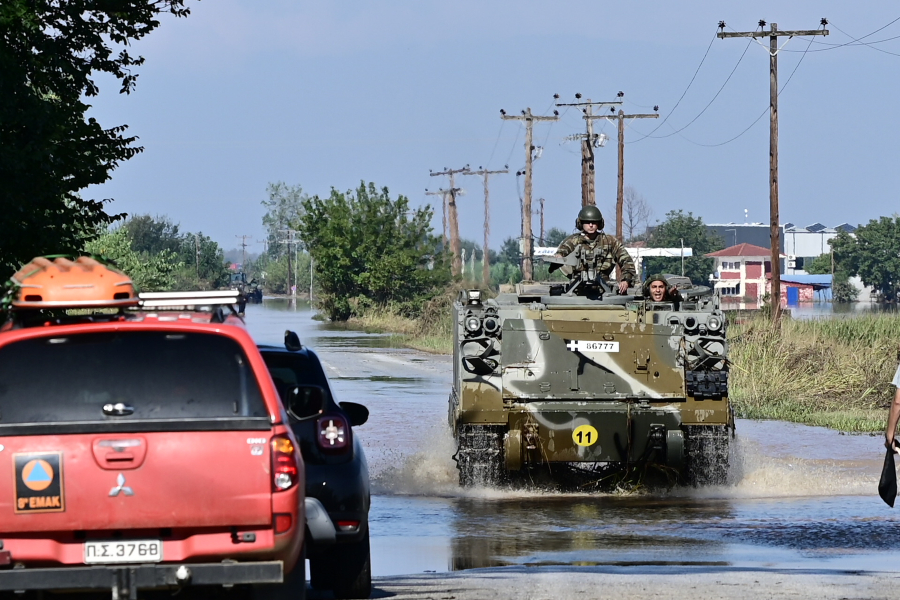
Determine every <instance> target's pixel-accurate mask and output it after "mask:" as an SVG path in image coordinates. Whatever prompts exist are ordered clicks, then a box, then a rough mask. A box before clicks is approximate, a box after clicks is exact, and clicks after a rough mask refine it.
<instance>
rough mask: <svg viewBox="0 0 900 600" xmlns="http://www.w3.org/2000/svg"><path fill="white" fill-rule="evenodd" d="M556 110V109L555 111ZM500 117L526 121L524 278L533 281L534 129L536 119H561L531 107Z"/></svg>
mask: <svg viewBox="0 0 900 600" xmlns="http://www.w3.org/2000/svg"><path fill="white" fill-rule="evenodd" d="M554 112H555V111H554ZM500 118H501V119H504V120H515V121H525V198H524V199H523V200H522V245H523V248H522V280H523V281H531V279H532V277H533V276H534V270H533V267H532V259H531V254H532V239H531V237H532V233H531V171H532V162H533V160H534V158H533V156H532V152H533V151H534V144H533V143H532V141H533V139H534V138H533V134H534V132H533V130H534V122H535V121H559V115H554V116H552V117H538V116H536V115H533V114H531V108H527V109H525V110H523V111H522V116H520V117H513V116H510V115H507V114H506V111H505V110H501V111H500Z"/></svg>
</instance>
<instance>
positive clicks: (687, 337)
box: [449, 256, 734, 489]
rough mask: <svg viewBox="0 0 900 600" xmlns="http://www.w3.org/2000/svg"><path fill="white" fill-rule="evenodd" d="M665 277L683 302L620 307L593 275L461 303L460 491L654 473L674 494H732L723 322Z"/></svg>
mask: <svg viewBox="0 0 900 600" xmlns="http://www.w3.org/2000/svg"><path fill="white" fill-rule="evenodd" d="M576 260H577V257H573V256H570V257H567V258H564V259H563V258H558V257H552V258H548V259H545V261H546V262H550V263H551V264H552V265H555V266H556V267H559V266H563V267H568V268H570V269H571V267H572V265H573V264H574V263H573V261H576ZM551 268H553V266H551ZM667 278H668V281H669V283H670V285H673V284H674V285H675V287H676V288H678V289H679V292H680V296H681V298H680V299H679V300H678V301H674V300H673V301H663V302H653V301H651V300H650V299H649V298H645V297H644V295H643V294H642V292H641V290H635V289H630V290H629V294H628V295H619V294H617V293H615V292H614V291H613V290H612V289H611V288H610V287H609V286H608V285H607V284H606V283H605V282H604V281H603V280H602V277H598V276H597V274H596V273H594V272H593V271H591V270H590V269H585V270H582V271H581V272H580V273H576V274H575V275H573V276H572V280H571V281H570V282H568V283H528V282H526V283H520V284H516V285H515V286H504V287H506V288H508V289H502V290H501V293H500V294H499V295H498V296H497V297H496V298H492V299H486V298H483V296H482V293H481V291H480V290H464V291H462V292H461V293H460V294H459V297H458V299H457V300H456V302H455V303H454V311H455V319H454V323H455V336H456V337H455V349H454V357H453V358H454V360H453V389H452V391H451V394H450V403H449V404H450V406H449V421H450V426H451V428H452V430H453V432H454V435H455V438H456V442H457V451H456V454H455V456H454V459H455V460H456V463H457V467H458V469H459V480H460V483H461V484H462V485H475V484H479V485H495V484H500V483H503V482H505V481H508V480H510V479H515V478H516V476H523V475H524V476H529V475H530V476H531V478H532V479H534V475H535V474H539V473H542V474H543V476H544V477H546V476H548V475H549V477H551V478H555V477H557V476H563V475H565V476H566V477H568V475H571V474H573V473H575V474H578V475H580V479H581V481H582V483H581V484H579V485H580V486H581V488H582V489H585V487H584V486H589V485H590V484H591V483H592V482H593V483H595V484H597V487H601V483H602V482H621V481H622V479H623V478H625V477H629V476H636V475H638V476H642V474H646V473H647V472H648V467H653V469H651V470H652V471H654V472H656V473H663V474H666V475H667V479H666V481H670V482H675V481H677V482H680V483H683V484H689V485H709V484H718V483H724V482H725V480H726V477H727V469H728V447H729V441H730V437H731V435H732V434H733V430H734V416H733V411H732V408H731V405H730V403H729V399H728V369H729V362H728V358H727V355H728V344H727V341H726V320H725V315H724V314H723V313H722V311H721V310H720V309H719V305H718V298H717V297H716V296H715V295H713V294H712V291H711V290H710V288H708V287H705V286H694V285H692V284H691V283H690V280H689V279H687V278H682V277H674V276H668V277H667ZM679 280H680V281H679ZM509 288H511V289H509ZM567 474H568V475H567Z"/></svg>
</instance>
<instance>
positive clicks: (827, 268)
mask: <svg viewBox="0 0 900 600" xmlns="http://www.w3.org/2000/svg"><path fill="white" fill-rule="evenodd" d="M844 235H845V236H846V239H845V241H843V242H840V243H839V245H840V244H846V243H847V242H850V243H851V244H853V245H855V243H856V241H855V240H854V239H853V238H852V237H850V236H849V235H847V234H846V233H844ZM829 242H830V240H829ZM841 259H843V260H841ZM850 262H852V261H849V260H848V257H847V256H846V251H844V252H841V253H838V256H837V257H835V256H834V253H832V252H826V253H825V254H821V255H819V256H817V257H815V258H814V259H812V260H811V261H809V262H807V263H804V265H803V270H804V271H806V272H807V273H810V274H813V275H830V274H832V270H834V277H833V278H832V281H831V299H832V301H833V302H853V301H854V300H856V298H857V296H859V290H858V289H856V287H855V286H854V285H853V284H851V283H850V271H849V267H848V263H850Z"/></svg>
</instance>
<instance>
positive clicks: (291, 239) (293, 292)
mask: <svg viewBox="0 0 900 600" xmlns="http://www.w3.org/2000/svg"><path fill="white" fill-rule="evenodd" d="M279 233H286V234H287V236H288V238H287V239H286V240H278V242H279V243H281V244H287V245H288V251H287V259H288V268H287V279H288V281H287V283H288V291H289V292H290V293H291V296H292V297H293V298H294V299H295V300H296V299H297V274H296V273H295V272H294V263H295V262H296V260H292V258H296V257H292V256H291V253H292V249H293V252H296V243H297V242H296V241H294V234H296V233H297V231H296V230H294V229H281V230H279ZM292 276H293V285H292V284H291V279H292Z"/></svg>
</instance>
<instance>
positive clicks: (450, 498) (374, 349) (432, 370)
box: [247, 300, 900, 577]
mask: <svg viewBox="0 0 900 600" xmlns="http://www.w3.org/2000/svg"><path fill="white" fill-rule="evenodd" d="M312 315H313V313H312V312H311V311H310V310H309V309H308V307H304V306H303V305H302V304H301V305H300V306H299V307H297V308H291V307H289V306H288V305H287V303H286V302H284V301H280V302H279V301H276V300H271V301H270V300H267V301H266V304H265V305H262V306H260V305H250V306H248V307H247V326H248V329H249V330H250V332H251V334H252V335H253V336H254V338H255V339H256V340H257V341H258V342H267V343H275V344H280V343H281V342H282V338H283V334H284V330H285V329H293V330H295V331H296V332H297V333H298V334H299V335H300V338H301V340H302V342H303V343H304V344H305V345H309V346H311V347H312V348H313V349H315V350H316V351H317V352H318V353H319V355H320V356H321V358H322V360H323V362H324V363H325V365H326V369H327V372H328V375H329V377H330V378H331V380H332V383H333V386H334V388H335V391H336V394H337V395H338V399H339V400H352V401H355V402H361V403H363V404H365V405H366V406H367V407H368V408H369V410H370V411H371V417H370V419H369V422H368V423H367V424H366V425H365V426H363V427H361V428H360V429H359V434H360V436H361V438H362V440H363V444H364V446H365V448H366V453H367V457H368V460H369V465H370V470H371V474H372V478H373V494H374V495H373V498H372V510H371V515H370V523H371V525H370V529H371V536H372V538H371V541H372V570H373V575H374V576H376V577H379V576H388V575H391V576H394V575H416V574H422V573H442V572H448V571H459V570H465V569H473V568H484V567H504V568H505V569H506V570H507V571H509V572H513V571H515V570H517V569H522V568H534V567H553V568H556V569H568V568H571V567H595V568H601V569H605V570H606V571H607V572H618V571H619V570H622V569H625V570H627V571H629V572H635V571H639V572H647V571H648V570H649V572H652V573H656V574H666V573H682V572H685V571H686V570H687V571H693V570H697V569H700V570H702V571H704V572H714V573H715V572H725V571H745V570H751V571H765V570H769V571H781V570H784V569H788V570H794V569H796V570H802V571H805V572H807V573H810V572H812V573H822V574H823V575H825V574H829V573H837V572H847V571H887V572H896V571H897V570H898V567H897V565H898V564H900V543H898V539H900V516H898V515H900V512H897V511H894V510H892V509H890V508H888V507H887V506H886V505H885V504H884V503H883V502H882V501H881V500H880V499H879V498H878V496H877V493H876V486H877V480H878V475H879V473H880V469H881V459H882V457H883V446H882V442H881V437H880V436H850V435H842V434H839V433H837V432H834V431H829V430H825V429H821V428H814V427H806V426H800V425H792V424H787V423H780V422H754V421H738V424H737V434H738V440H737V443H736V444H735V446H736V448H735V450H734V457H733V462H734V465H733V469H732V481H731V482H730V483H729V485H727V486H721V487H716V488H710V489H704V490H687V489H673V490H666V491H654V492H645V493H632V494H627V495H626V494H620V495H617V494H609V495H598V494H591V495H573V494H554V493H539V492H534V493H529V492H522V491H515V492H513V491H500V490H493V489H472V490H462V489H460V488H459V487H458V486H457V484H456V469H455V465H454V463H453V461H452V460H451V459H450V456H451V455H452V454H453V451H454V448H453V443H452V439H451V437H450V434H449V430H448V426H447V397H448V394H449V389H450V359H449V357H446V356H433V355H428V354H424V353H420V352H416V351H413V350H408V349H403V348H392V347H391V345H390V339H389V337H388V336H383V335H373V334H364V333H359V332H348V331H344V330H341V329H338V328H333V327H331V326H329V325H327V324H323V323H318V322H316V321H314V320H312V318H311V317H312ZM501 571H503V569H501Z"/></svg>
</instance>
